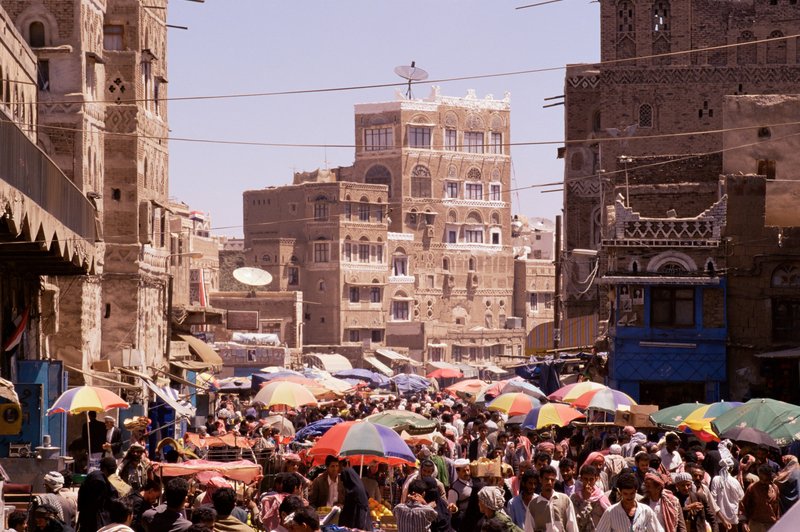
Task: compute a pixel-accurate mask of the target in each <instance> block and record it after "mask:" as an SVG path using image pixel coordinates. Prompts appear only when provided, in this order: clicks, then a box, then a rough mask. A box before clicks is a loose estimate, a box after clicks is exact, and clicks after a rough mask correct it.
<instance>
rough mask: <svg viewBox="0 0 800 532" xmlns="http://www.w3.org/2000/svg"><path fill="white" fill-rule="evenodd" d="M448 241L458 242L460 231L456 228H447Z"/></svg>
mask: <svg viewBox="0 0 800 532" xmlns="http://www.w3.org/2000/svg"><path fill="white" fill-rule="evenodd" d="M447 243H448V244H456V243H458V231H457V230H456V229H448V230H447Z"/></svg>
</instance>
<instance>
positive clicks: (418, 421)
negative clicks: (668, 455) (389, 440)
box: [367, 410, 437, 434]
mask: <svg viewBox="0 0 800 532" xmlns="http://www.w3.org/2000/svg"><path fill="white" fill-rule="evenodd" d="M367 421H370V422H372V423H375V424H376V425H383V426H384V427H389V428H390V429H392V430H394V431H395V432H397V433H400V432H402V431H406V432H408V433H409V434H428V433H430V432H432V431H433V430H435V429H436V426H437V423H436V421H434V420H432V419H428V418H426V417H425V416H422V415H420V414H417V413H416V412H409V411H408V410H384V411H383V412H379V413H377V414H372V415H371V416H368V417H367Z"/></svg>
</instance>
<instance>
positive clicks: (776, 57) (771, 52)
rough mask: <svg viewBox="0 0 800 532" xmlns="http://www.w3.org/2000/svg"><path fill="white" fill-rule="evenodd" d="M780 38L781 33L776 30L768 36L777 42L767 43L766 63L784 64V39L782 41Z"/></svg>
mask: <svg viewBox="0 0 800 532" xmlns="http://www.w3.org/2000/svg"><path fill="white" fill-rule="evenodd" d="M781 37H783V32H780V31H777V30H776V31H773V32H772V33H770V34H769V38H770V39H778V40H777V41H767V63H772V64H783V63H786V39H782V38H781Z"/></svg>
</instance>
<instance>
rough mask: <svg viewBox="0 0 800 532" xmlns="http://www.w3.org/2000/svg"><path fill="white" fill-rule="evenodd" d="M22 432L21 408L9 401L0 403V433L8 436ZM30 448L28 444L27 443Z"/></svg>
mask: <svg viewBox="0 0 800 532" xmlns="http://www.w3.org/2000/svg"><path fill="white" fill-rule="evenodd" d="M21 432H22V410H21V409H20V407H19V405H17V404H13V403H9V404H2V405H0V434H2V435H4V436H9V435H12V434H19V433H21ZM28 447H29V449H28V450H30V444H29V445H28Z"/></svg>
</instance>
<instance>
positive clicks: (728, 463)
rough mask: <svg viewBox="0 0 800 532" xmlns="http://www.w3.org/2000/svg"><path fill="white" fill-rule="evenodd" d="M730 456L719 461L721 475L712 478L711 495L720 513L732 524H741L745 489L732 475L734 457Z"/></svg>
mask: <svg viewBox="0 0 800 532" xmlns="http://www.w3.org/2000/svg"><path fill="white" fill-rule="evenodd" d="M727 454H728V456H726V457H725V458H723V459H722V460H720V462H719V475H717V476H715V477H714V478H712V479H711V486H710V487H709V489H710V490H711V496H712V497H713V498H714V500H715V501H716V502H717V507H719V515H720V517H721V518H722V519H724V520H725V521H726V522H727V523H729V524H730V525H732V526H734V527H735V526H736V525H738V524H739V503H740V502H742V499H743V498H744V489H743V488H742V485H741V484H740V483H739V481H738V480H737V479H736V478H735V477H733V476H731V470H732V469H733V466H734V465H735V464H734V459H733V457H732V456H730V452H728V453H727Z"/></svg>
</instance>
